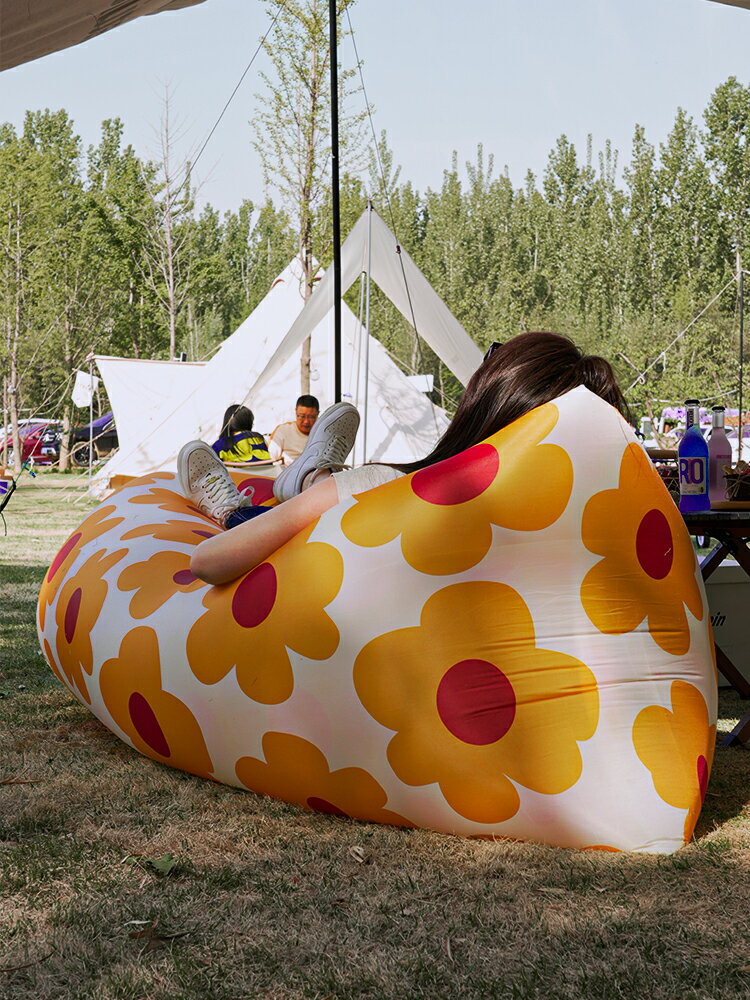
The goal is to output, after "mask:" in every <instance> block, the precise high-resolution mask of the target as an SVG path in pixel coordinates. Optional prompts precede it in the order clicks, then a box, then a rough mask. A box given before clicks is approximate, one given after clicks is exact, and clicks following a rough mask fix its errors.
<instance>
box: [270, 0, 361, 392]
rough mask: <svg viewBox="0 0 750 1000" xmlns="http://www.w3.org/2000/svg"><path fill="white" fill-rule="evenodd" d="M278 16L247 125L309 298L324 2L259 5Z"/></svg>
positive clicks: (326, 54) (305, 373)
mask: <svg viewBox="0 0 750 1000" xmlns="http://www.w3.org/2000/svg"><path fill="white" fill-rule="evenodd" d="M265 2H266V4H267V5H268V7H269V11H270V13H272V14H273V15H274V16H275V17H276V23H275V25H274V28H273V30H272V31H271V33H270V34H269V36H268V38H266V39H265V41H264V43H263V46H264V49H265V51H266V53H267V55H268V57H269V59H270V61H271V67H272V72H271V73H262V74H261V76H262V79H263V80H264V82H265V83H266V85H267V90H266V91H265V92H264V93H261V94H258V95H257V96H258V99H259V101H260V110H259V111H258V113H257V115H256V116H255V117H254V119H253V121H252V124H253V126H254V127H255V129H256V137H255V139H254V140H253V146H254V147H255V149H256V150H257V152H258V154H259V156H260V160H261V164H262V166H263V171H264V175H265V179H266V183H267V184H270V185H272V186H273V187H275V188H276V190H277V191H278V192H279V194H280V196H281V199H282V205H283V207H284V209H285V210H286V212H287V214H288V215H289V218H290V219H291V220H292V224H293V225H294V226H295V227H296V228H297V231H298V236H299V255H300V261H301V263H302V270H303V273H304V285H305V288H304V295H305V298H306V299H307V298H308V297H309V296H310V295H311V294H312V285H313V277H314V272H315V262H314V261H315V256H316V255H317V256H318V257H319V258H320V259H322V258H323V256H324V251H325V248H323V247H316V246H315V240H314V231H315V216H316V212H317V210H318V208H319V206H320V205H321V204H322V203H323V201H324V200H325V196H326V192H327V191H328V190H330V179H329V168H330V156H331V130H330V110H331V99H330V84H329V75H330V55H331V53H330V44H329V25H328V3H327V2H326V0H265ZM354 2H355V0H339V3H338V18H339V23H338V25H337V31H338V33H339V36H341V33H342V32H341V18H342V17H343V15H344V13H345V12H346V11H347V10H348V8H349V7H351V6H352V5H353V4H354ZM354 72H355V70H352V69H349V70H343V71H340V72H339V108H340V126H339V137H340V158H341V161H342V164H343V167H344V170H347V169H349V170H351V167H352V154H353V153H354V152H356V151H357V150H358V149H359V148H360V147H361V141H362V140H361V132H360V128H359V126H360V125H361V123H362V120H363V117H364V115H363V114H355V113H347V110H346V102H347V99H348V98H349V97H351V95H352V93H353V92H354V91H353V88H352V76H353V74H354ZM300 374H301V379H300V384H301V388H302V392H309V390H310V342H309V339H308V340H307V341H306V344H305V346H304V348H303V352H302V360H301V372H300Z"/></svg>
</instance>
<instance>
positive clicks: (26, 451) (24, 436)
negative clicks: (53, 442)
mask: <svg viewBox="0 0 750 1000" xmlns="http://www.w3.org/2000/svg"><path fill="white" fill-rule="evenodd" d="M53 426H54V427H59V426H60V421H59V420H45V419H42V418H40V419H39V420H35V419H33V418H32V419H31V420H29V421H27V422H26V423H25V424H24V425H23V426H22V427H19V428H18V433H19V434H20V436H21V461H22V462H25V461H26V460H27V459H29V458H33V460H34V464H35V465H52V463H53V461H54V458H53V456H51V455H45V454H44V453H43V451H42V437H43V435H44V433H45V431H47V430H48V429H49V428H50V427H53ZM7 434H8V462H7V464H8V466H9V467H11V466H12V465H13V435H12V433H11V430H10V428H8V429H7ZM4 438H5V435H4V434H3V432H2V430H0V462H1V461H2V455H3V451H2V447H3V440H4Z"/></svg>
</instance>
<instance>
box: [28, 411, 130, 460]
mask: <svg viewBox="0 0 750 1000" xmlns="http://www.w3.org/2000/svg"><path fill="white" fill-rule="evenodd" d="M92 429H93V445H94V449H93V460H94V462H98V461H100V460H101V459H102V458H106V456H107V455H109V453H110V452H111V451H114V449H115V448H117V447H118V440H117V429H116V427H115V419H114V417H113V416H112V414H111V413H105V414H104V415H103V416H101V417H97V419H96V420H94V421H93V422H92V423H91V424H83V425H81V426H79V427H74V428H73V429H72V431H71V438H70V450H71V457H72V459H73V463H74V464H75V465H80V466H84V465H88V464H89V441H90V440H91V437H92ZM61 440H62V425H61V424H60V423H59V422H56V423H55V425H54V426H50V427H48V428H47V429H46V430H45V433H44V435H43V440H42V452H43V454H44V458H45V460H46V461H47V462H57V461H58V460H59V458H60V443H61Z"/></svg>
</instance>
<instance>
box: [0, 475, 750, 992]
mask: <svg viewBox="0 0 750 1000" xmlns="http://www.w3.org/2000/svg"><path fill="white" fill-rule="evenodd" d="M84 486H85V480H84V479H82V478H80V477H78V478H76V477H70V476H54V475H49V474H43V475H40V476H38V477H37V479H36V480H35V481H33V482H32V481H31V480H28V479H24V485H23V487H22V488H20V489H19V490H18V492H17V494H16V496H15V497H13V498H12V500H11V502H10V504H9V506H8V508H7V509H6V518H7V526H8V534H7V537H2V536H1V535H0V608H1V609H2V611H1V612H0V998H2V1000H56V998H65V1000H78V998H92V1000H94V998H95V1000H110V998H111V1000H114V998H117V1000H162V998H164V1000H166V998H179V1000H204V998H211V1000H214V998H215V1000H250V998H253V1000H255V998H259V1000H260V998H262V1000H298V998H300V1000H301V998H310V1000H313V998H316V1000H324V998H327V1000H333V998H336V1000H350V998H351V1000H354V998H368V1000H369V998H372V1000H378V998H399V1000H400V998H404V1000H406V998H409V1000H412V998H429V1000H435V998H501V1000H505V998H508V1000H526V998H543V1000H547V998H565V1000H567V998H570V1000H574V998H575V1000H580V998H584V1000H586V998H592V1000H593V998H602V1000H604V998H607V1000H615V998H633V1000H642V998H653V1000H688V998H691V1000H692V998H695V1000H698V998H700V1000H721V998H727V1000H729V998H732V1000H736V998H742V997H747V996H750V808H749V807H748V802H750V753H749V752H748V750H747V749H745V748H742V747H740V748H732V749H719V750H718V751H717V756H716V761H715V764H714V770H713V773H712V776H711V782H710V785H709V789H708V795H707V799H706V806H705V808H704V811H703V814H702V816H701V818H700V821H699V825H698V829H697V832H696V837H695V839H694V841H693V843H691V844H690V845H689V846H688V847H686V848H685V849H684V850H682V851H680V852H679V853H677V854H676V855H673V856H671V857H666V858H664V857H648V856H641V855H627V854H609V853H603V852H583V851H572V850H561V849H554V848H548V847H540V846H536V845H533V844H519V843H510V842H502V841H498V842H488V841H467V840H460V839H458V838H453V837H448V836H442V835H438V834H433V833H429V832H426V831H420V830H414V831H412V830H405V829H395V828H390V827H384V826H374V825H369V824H365V823H356V822H350V821H347V820H338V819H333V818H330V817H324V816H320V815H317V814H313V813H308V812H304V811H302V810H300V809H297V808H295V807H292V806H287V805H284V804H283V803H280V802H276V801H273V800H270V799H264V798H259V797H257V796H255V795H253V794H251V793H249V792H241V791H238V790H236V789H231V788H226V787H224V786H221V785H214V784H212V783H211V782H208V781H202V780H200V779H198V778H194V777H192V776H189V775H185V774H182V773H179V772H176V771H172V770H169V769H167V768H164V767H161V766H160V765H157V764H154V763H153V762H151V761H149V760H147V759H145V758H144V757H141V756H139V755H138V754H136V753H135V752H134V751H133V750H131V749H130V748H128V747H127V746H125V745H124V744H123V743H121V742H120V741H119V740H118V739H117V738H116V737H115V736H114V735H112V734H111V733H110V732H109V731H108V730H106V729H105V728H103V727H102V726H101V725H100V724H99V723H98V722H97V721H96V720H95V719H94V718H93V716H91V715H90V714H89V713H88V712H87V711H86V710H85V709H84V708H83V707H82V706H81V705H80V704H79V703H78V702H77V701H75V700H74V699H73V698H72V697H71V695H70V694H69V693H68V692H67V691H66V690H64V689H63V688H62V687H61V686H60V684H59V683H58V682H57V681H56V680H55V678H54V677H53V675H52V674H51V672H50V671H49V669H48V668H47V666H46V664H45V661H44V660H43V658H42V656H41V654H40V653H39V650H38V645H37V638H36V627H35V624H34V613H35V604H36V594H37V591H38V589H39V585H40V583H41V580H42V577H43V574H44V572H45V570H46V568H47V566H48V564H49V562H50V560H51V558H52V556H53V555H54V553H55V552H56V551H57V549H58V548H59V546H60V545H61V544H62V542H63V541H64V540H65V538H66V537H67V535H68V533H69V532H70V530H71V529H72V528H73V527H74V526H75V525H76V523H77V522H78V521H80V520H81V519H82V517H83V516H84V514H85V512H86V511H87V510H88V509H90V507H91V506H92V503H91V501H90V500H89V499H88V498H87V497H86V495H85V493H84V491H83V487H84ZM0 531H2V526H1V525H0ZM744 707H745V706H744V704H743V703H742V702H741V701H740V700H739V699H738V698H737V697H736V696H734V695H733V694H731V693H722V694H721V696H720V716H721V719H720V723H719V735H720V736H721V734H722V733H724V732H726V731H728V730H729V729H730V728H731V727H732V725H733V724H734V722H735V721H736V720H737V718H738V717H739V715H740V714H741V712H743V711H744Z"/></svg>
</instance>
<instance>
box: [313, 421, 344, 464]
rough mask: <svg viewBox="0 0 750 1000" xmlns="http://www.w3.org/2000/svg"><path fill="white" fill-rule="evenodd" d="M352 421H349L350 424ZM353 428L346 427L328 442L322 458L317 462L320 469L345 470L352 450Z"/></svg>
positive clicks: (322, 452) (321, 455)
mask: <svg viewBox="0 0 750 1000" xmlns="http://www.w3.org/2000/svg"><path fill="white" fill-rule="evenodd" d="M349 423H350V421H347V424H349ZM351 437H352V435H351V428H350V427H349V426H347V427H345V428H344V430H342V431H340V432H339V433H338V434H333V435H332V436H331V437H330V438H329V440H328V441H327V442H326V444H325V447H324V448H323V449H322V451H321V453H320V456H319V457H318V458H317V459H316V461H315V467H316V468H318V469H329V468H336V467H338V468H343V467H344V465H345V464H346V460H347V458H348V457H349V452H350V451H351V450H352V446H353V441H352V439H351Z"/></svg>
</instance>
